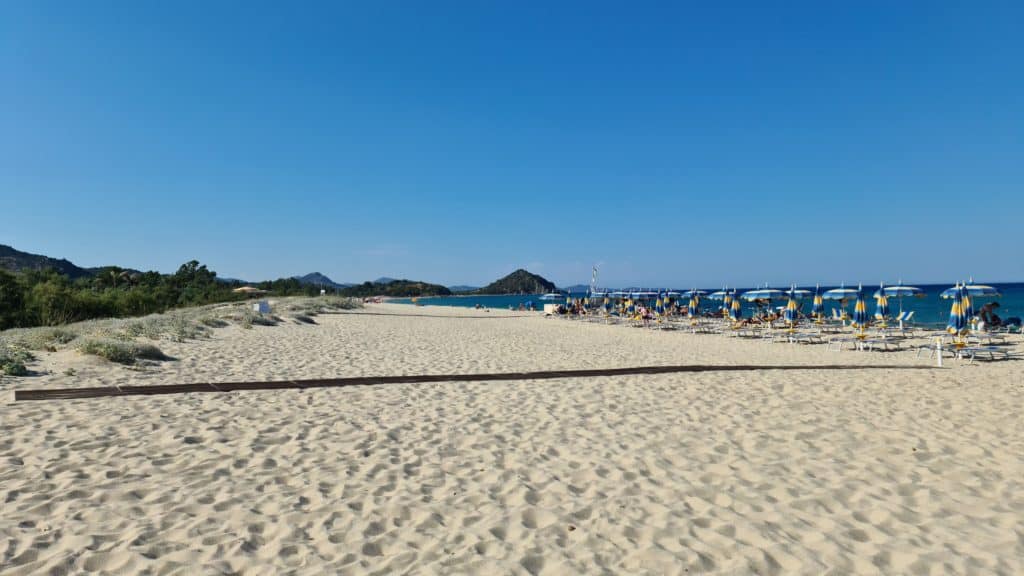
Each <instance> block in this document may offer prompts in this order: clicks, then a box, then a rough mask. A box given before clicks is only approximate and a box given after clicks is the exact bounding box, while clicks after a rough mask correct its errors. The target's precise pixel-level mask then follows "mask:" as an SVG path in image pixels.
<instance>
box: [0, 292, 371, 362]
mask: <svg viewBox="0 0 1024 576" xmlns="http://www.w3.org/2000/svg"><path fill="white" fill-rule="evenodd" d="M360 307H362V304H361V303H360V302H359V301H358V300H354V299H351V298H340V297H312V298H310V297H289V298H281V299H278V300H273V301H272V305H271V313H269V314H260V313H258V312H256V311H254V310H253V309H252V302H234V303H228V304H210V305H206V306H199V307H195V308H182V309H176V310H172V311H169V312H167V313H165V314H151V315H149V316H143V317H139V318H125V319H116V318H109V319H99V320H86V321H84V322H76V323H73V324H68V325H66V326H61V327H57V328H13V329H10V330H3V331H0V373H3V374H7V375H12V376H14V375H25V374H27V373H28V369H27V367H26V364H27V363H28V362H31V361H32V360H33V359H34V357H33V356H32V353H31V351H33V350H38V351H47V352H56V351H58V350H67V349H75V350H78V351H79V352H81V353H83V354H89V355H92V356H97V357H100V358H105V359H107V360H109V361H111V362H116V363H119V364H125V365H132V364H136V363H138V362H139V361H142V360H166V359H168V358H167V356H166V355H165V354H164V353H163V352H162V351H161V350H160V349H159V348H158V347H157V346H156V345H155V344H152V343H149V342H160V341H165V342H179V343H180V342H187V341H190V340H198V339H202V338H209V337H211V336H212V335H213V332H214V330H216V329H222V328H228V327H230V326H238V327H241V328H248V329H252V328H253V327H256V326H277V325H278V324H281V323H282V322H284V321H285V318H290V319H292V320H294V321H295V322H301V323H305V324H314V325H315V324H316V320H314V317H315V316H317V315H319V314H327V313H331V312H337V311H339V310H351V309H354V308H360ZM139 340H144V341H149V342H146V343H140V342H139Z"/></svg>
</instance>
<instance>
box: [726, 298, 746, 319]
mask: <svg viewBox="0 0 1024 576" xmlns="http://www.w3.org/2000/svg"><path fill="white" fill-rule="evenodd" d="M729 318H732V319H733V321H734V322H739V321H740V320H742V319H743V305H742V304H740V300H739V298H733V299H732V304H731V305H730V307H729Z"/></svg>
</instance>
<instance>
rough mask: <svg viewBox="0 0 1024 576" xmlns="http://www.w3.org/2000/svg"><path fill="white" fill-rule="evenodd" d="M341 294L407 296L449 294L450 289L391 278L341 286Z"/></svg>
mask: <svg viewBox="0 0 1024 576" xmlns="http://www.w3.org/2000/svg"><path fill="white" fill-rule="evenodd" d="M339 293H340V294H341V295H342V296H351V297H356V298H365V297H367V296H393V297H398V298H408V297H411V296H449V295H451V293H452V291H451V290H449V289H448V288H446V287H444V286H440V285H438V284H430V283H427V282H418V281H414V280H391V281H390V282H387V283H378V282H363V283H362V284H356V285H355V286H349V287H347V288H342V289H341V290H340V291H339Z"/></svg>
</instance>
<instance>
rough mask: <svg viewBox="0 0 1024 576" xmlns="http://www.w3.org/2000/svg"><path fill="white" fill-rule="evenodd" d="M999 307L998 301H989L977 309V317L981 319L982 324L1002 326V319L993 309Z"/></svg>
mask: <svg viewBox="0 0 1024 576" xmlns="http://www.w3.org/2000/svg"><path fill="white" fill-rule="evenodd" d="M996 308H999V302H989V303H987V304H985V305H984V306H982V307H981V310H979V311H978V318H980V319H981V324H982V325H987V326H991V327H993V328H994V327H997V326H1002V324H1003V322H1002V319H1001V318H1000V317H999V315H998V314H996V313H995V309H996Z"/></svg>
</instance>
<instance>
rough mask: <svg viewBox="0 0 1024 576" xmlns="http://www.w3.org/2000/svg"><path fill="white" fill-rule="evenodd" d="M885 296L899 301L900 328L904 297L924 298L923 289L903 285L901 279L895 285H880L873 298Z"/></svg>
mask: <svg viewBox="0 0 1024 576" xmlns="http://www.w3.org/2000/svg"><path fill="white" fill-rule="evenodd" d="M883 295H884V296H886V297H888V298H896V300H897V301H898V302H899V303H900V315H899V319H900V329H902V328H903V299H904V298H924V290H921V289H920V288H918V287H917V286H904V285H903V281H902V280H900V282H899V284H897V285H895V286H885V285H884V284H883V285H882V287H881V288H879V289H878V290H876V291H875V298H878V297H879V296H883Z"/></svg>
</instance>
